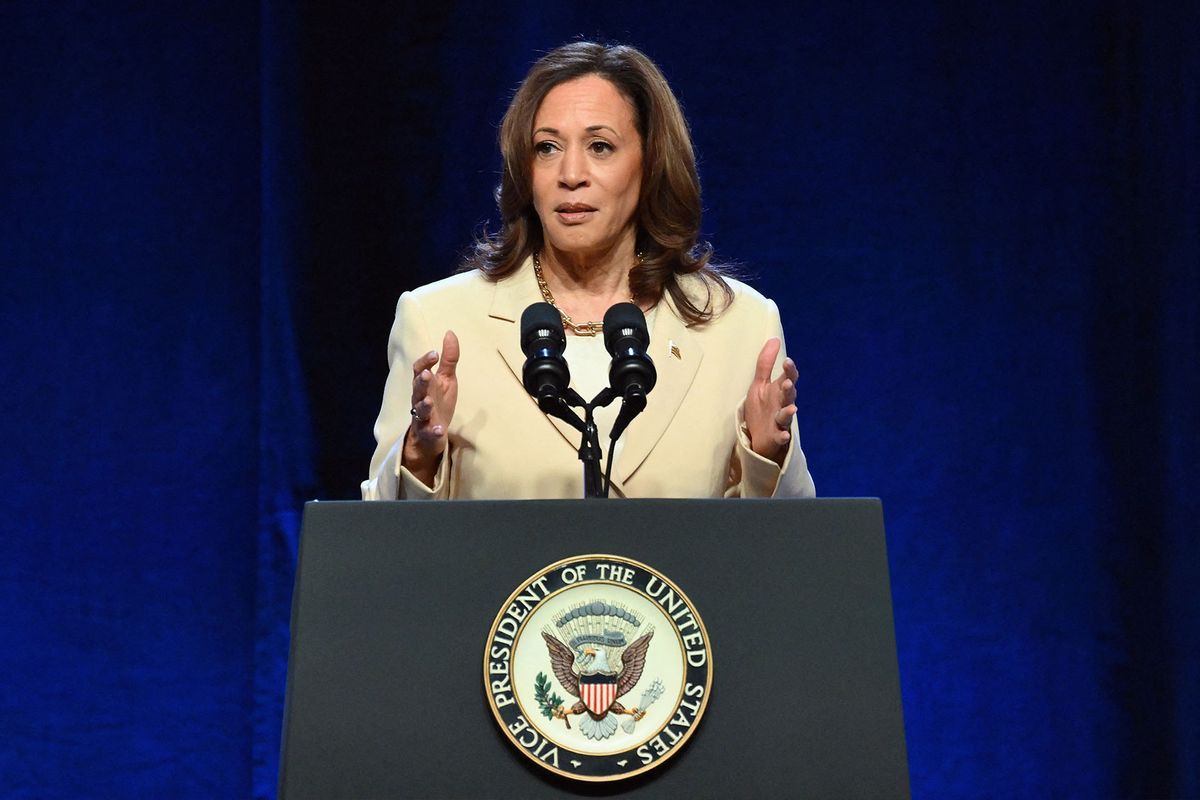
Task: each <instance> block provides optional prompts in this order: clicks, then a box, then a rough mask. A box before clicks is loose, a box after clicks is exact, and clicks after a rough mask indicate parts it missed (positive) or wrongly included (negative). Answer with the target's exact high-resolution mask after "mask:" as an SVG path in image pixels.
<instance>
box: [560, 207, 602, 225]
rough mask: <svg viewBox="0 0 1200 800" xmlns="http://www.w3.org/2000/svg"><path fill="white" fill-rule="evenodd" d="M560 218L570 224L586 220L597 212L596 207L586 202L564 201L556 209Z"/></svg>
mask: <svg viewBox="0 0 1200 800" xmlns="http://www.w3.org/2000/svg"><path fill="white" fill-rule="evenodd" d="M554 213H555V214H557V215H558V218H559V219H560V220H562V221H563V222H565V223H568V224H576V223H580V222H585V221H587V220H588V219H590V218H591V216H592V214H595V213H596V209H595V208H593V207H592V206H589V205H586V204H584V203H563V204H562V205H560V206H558V207H557V208H555V209H554Z"/></svg>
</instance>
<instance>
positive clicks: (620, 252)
mask: <svg viewBox="0 0 1200 800" xmlns="http://www.w3.org/2000/svg"><path fill="white" fill-rule="evenodd" d="M626 251H628V252H626ZM539 261H540V263H541V269H542V277H543V278H544V279H545V281H546V284H547V285H548V286H549V287H550V292H551V294H552V295H553V296H554V304H555V305H557V306H558V307H559V308H560V309H562V310H563V311H565V312H566V313H567V314H569V315H570V316H571V318H572V319H574V320H576V321H577V322H591V321H596V320H601V319H603V318H604V312H605V311H607V310H608V309H609V307H611V306H612V305H614V304H616V303H627V302H629V300H630V296H631V292H630V291H629V271H630V270H631V269H632V268H633V267H634V266H635V265H636V264H637V256H636V255H635V253H634V249H633V246H632V243H630V245H629V246H628V247H621V248H613V250H612V251H610V252H608V253H602V254H598V255H595V256H591V255H586V254H574V253H563V252H561V251H556V250H554V248H552V247H550V246H547V247H546V248H545V249H544V250H543V251H542V252H541V253H540V254H539Z"/></svg>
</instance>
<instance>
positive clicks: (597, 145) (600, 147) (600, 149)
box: [589, 140, 613, 155]
mask: <svg viewBox="0 0 1200 800" xmlns="http://www.w3.org/2000/svg"><path fill="white" fill-rule="evenodd" d="M589 146H590V147H591V149H592V152H593V153H596V154H597V155H607V154H609V153H611V152H612V151H613V146H612V145H611V144H609V143H608V142H605V141H600V140H597V141H594V142H592V143H591V145H589Z"/></svg>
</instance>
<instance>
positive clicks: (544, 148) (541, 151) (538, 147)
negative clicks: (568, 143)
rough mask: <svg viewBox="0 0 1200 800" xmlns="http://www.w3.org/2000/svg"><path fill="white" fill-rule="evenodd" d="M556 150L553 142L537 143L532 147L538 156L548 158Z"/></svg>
mask: <svg viewBox="0 0 1200 800" xmlns="http://www.w3.org/2000/svg"><path fill="white" fill-rule="evenodd" d="M557 149H558V148H557V147H556V146H555V144H554V142H537V143H535V144H534V145H533V152H535V153H537V154H538V155H539V156H548V155H550V154H551V153H553V152H554V151H555V150H557Z"/></svg>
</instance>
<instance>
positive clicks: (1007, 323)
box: [0, 0, 1200, 798]
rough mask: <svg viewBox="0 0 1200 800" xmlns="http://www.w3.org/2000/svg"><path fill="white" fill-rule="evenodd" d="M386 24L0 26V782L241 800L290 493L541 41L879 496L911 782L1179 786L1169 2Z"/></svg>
mask: <svg viewBox="0 0 1200 800" xmlns="http://www.w3.org/2000/svg"><path fill="white" fill-rule="evenodd" d="M416 5H417V4H395V5H384V4H379V5H355V6H354V7H341V6H340V4H337V5H334V4H317V3H312V4H303V3H301V4H298V5H291V4H289V5H287V7H284V6H283V5H282V4H278V5H277V4H274V3H270V2H267V3H264V4H262V5H261V6H253V5H246V4H241V3H232V2H206V3H198V2H181V3H172V4H165V5H164V4H158V5H154V4H151V5H146V4H140V3H119V2H112V3H108V4H104V7H102V8H98V7H96V5H95V4H88V3H82V2H77V1H75V2H71V1H69V0H68V1H66V2H59V3H54V4H46V3H35V2H11V3H5V4H0V76H3V77H2V78H0V87H2V88H0V132H2V135H3V140H2V142H3V147H2V148H0V164H2V165H3V172H2V173H0V177H2V178H3V187H4V188H3V191H2V192H0V198H2V202H3V207H2V208H0V211H2V213H0V247H2V250H0V258H2V263H3V266H4V289H5V291H4V292H3V293H2V294H0V298H2V299H0V336H2V337H3V338H2V341H3V344H4V350H3V353H4V355H3V359H2V361H0V397H2V398H3V406H2V410H3V412H4V413H3V414H2V415H0V432H2V436H3V444H4V448H3V453H4V455H3V459H2V460H0V486H3V487H4V491H3V492H0V498H2V499H0V609H4V611H3V613H2V614H0V676H2V677H0V681H2V682H3V686H4V690H3V692H0V732H2V735H3V738H4V746H3V747H0V794H3V795H4V796H9V797H17V798H25V797H28V798H43V797H70V798H82V797H145V796H170V797H249V796H255V797H271V796H273V795H274V784H275V778H276V771H277V768H278V747H279V731H280V714H281V708H282V696H283V688H284V687H283V683H284V675H285V670H286V656H287V641H288V634H287V622H288V612H289V604H290V592H291V581H292V576H293V570H294V563H295V555H296V543H297V532H298V527H299V513H300V511H301V507H302V503H303V501H304V500H305V499H309V498H312V497H320V498H328V499H346V498H354V497H356V496H357V491H358V489H357V484H358V481H359V480H361V479H362V478H363V477H365V471H366V464H367V461H368V459H369V457H370V452H371V448H372V446H373V441H372V438H371V424H372V422H373V420H374V416H375V414H376V412H377V410H378V402H379V397H380V393H381V390H382V385H383V379H384V376H385V374H386V364H385V359H384V349H385V343H386V337H387V331H388V327H389V325H390V322H391V316H392V311H393V307H394V303H395V299H396V297H397V295H398V294H399V293H400V292H401V291H403V290H404V289H406V288H411V287H413V286H416V285H419V284H421V283H424V282H427V281H429V280H432V279H434V278H437V277H441V276H443V275H445V274H448V273H449V272H450V271H451V270H452V269H453V268H454V266H455V265H456V263H457V260H458V257H459V255H460V254H461V253H462V251H463V250H464V248H465V247H466V246H467V245H468V244H469V242H470V238H471V234H472V232H473V231H475V230H477V229H478V228H479V226H480V225H482V224H483V223H485V222H486V221H488V220H489V219H491V220H494V216H495V215H494V209H493V207H492V201H491V190H492V188H493V186H494V184H495V183H496V181H497V172H498V168H499V160H498V156H497V154H496V147H495V135H496V126H497V123H498V121H499V119H500V116H501V115H502V113H503V110H504V107H505V105H506V101H507V98H508V96H509V94H510V93H511V91H512V89H513V88H514V87H515V86H516V84H517V83H518V82H519V81H520V78H521V76H522V75H523V74H524V72H525V70H526V69H527V68H528V66H529V64H530V63H531V61H532V60H533V59H534V58H535V57H536V56H537V54H538V53H539V52H540V51H542V50H545V49H548V48H550V47H553V46H555V45H557V44H560V43H562V42H564V41H567V40H569V39H571V38H573V37H576V36H580V35H581V36H584V37H591V38H602V39H613V40H619V41H628V42H631V43H634V44H636V45H638V46H640V47H642V48H643V49H644V50H646V51H647V52H648V53H649V54H650V55H651V57H653V58H655V59H656V60H657V61H658V62H659V63H660V64H661V66H662V67H663V69H664V71H665V72H666V74H667V77H668V79H669V80H670V81H671V82H672V85H673V86H674V88H675V89H676V91H677V93H678V94H679V96H680V98H681V100H682V101H683V103H684V106H685V110H686V112H687V114H688V116H689V119H690V120H691V123H692V125H693V133H694V136H695V139H696V143H697V146H698V150H699V154H700V159H701V164H700V168H701V177H702V179H703V181H704V189H705V209H706V215H705V235H706V237H708V238H710V239H711V240H712V242H713V244H714V245H715V246H716V249H717V253H718V255H719V256H720V257H722V258H724V259H726V260H728V261H736V262H739V263H741V264H742V265H744V267H745V268H746V269H748V271H750V272H751V274H752V275H753V282H754V283H755V284H756V285H757V286H758V287H759V288H760V289H762V290H763V291H764V292H765V293H767V294H768V295H770V296H772V297H774V298H775V299H776V300H777V301H778V302H779V305H780V307H781V309H782V310H783V312H784V317H785V327H786V331H787V335H788V344H789V350H790V352H791V353H792V354H793V355H794V356H795V358H796V360H797V362H798V364H799V367H800V371H801V381H800V394H801V401H800V424H801V431H802V436H803V441H804V446H805V450H806V452H807V453H808V456H809V459H810V463H811V465H812V470H813V473H814V477H815V478H816V481H817V487H818V490H819V492H820V493H821V494H822V495H825V496H845V495H878V496H881V497H882V498H883V500H884V508H885V514H886V521H887V525H888V540H889V553H890V558H891V568H892V583H893V594H894V599H895V615H896V631H897V638H898V644H899V656H900V668H901V679H902V686H903V692H904V704H905V717H906V730H907V737H908V746H909V757H910V768H911V773H912V786H913V790H914V793H915V794H916V795H917V796H921V797H964V798H967V797H971V798H974V797H983V796H996V797H1009V796H1042V797H1080V798H1094V797H1200V725H1197V723H1196V720H1197V719H1200V622H1198V621H1197V616H1198V615H1197V611H1198V610H1200V609H1198V608H1197V605H1198V604H1197V602H1196V600H1195V599H1194V598H1195V591H1194V588H1193V587H1195V586H1197V585H1198V584H1200V545H1198V544H1197V539H1196V537H1195V536H1194V528H1195V524H1194V520H1195V519H1196V518H1197V513H1198V511H1200V508H1198V507H1197V506H1198V504H1197V499H1196V497H1197V493H1196V491H1195V489H1194V487H1195V486H1196V485H1197V481H1198V480H1200V475H1198V470H1197V459H1196V455H1195V452H1196V445H1197V443H1198V442H1200V391H1198V389H1200V387H1198V385H1197V384H1198V378H1197V374H1198V373H1197V369H1196V364H1197V363H1200V352H1198V350H1200V347H1198V330H1200V323H1198V316H1200V303H1198V302H1197V299H1198V298H1200V241H1198V240H1200V226H1198V225H1197V220H1198V219H1200V200H1198V197H1197V191H1198V190H1197V187H1200V175H1198V174H1197V173H1198V171H1200V170H1198V166H1197V165H1198V159H1197V155H1196V152H1197V148H1196V143H1197V142H1200V130H1198V128H1200V125H1198V123H1200V103H1198V102H1197V101H1198V90H1197V87H1198V86H1200V56H1198V55H1197V53H1198V51H1197V49H1196V48H1195V46H1194V41H1193V40H1194V32H1195V31H1196V30H1200V12H1198V10H1197V8H1196V4H1194V3H1191V4H1173V5H1171V6H1170V7H1166V6H1165V5H1164V7H1158V8H1153V9H1152V8H1143V7H1142V4H1136V3H1130V2H1112V3H1096V4H1091V5H1088V6H1086V7H1080V6H1075V5H1071V6H1070V7H1068V6H1067V5H1065V4H1064V5H1062V6H1061V7H1057V8H1055V7H1053V5H1052V6H1051V7H1047V6H1046V4H1044V3H1036V4H1035V3H1017V4H1015V5H1014V4H1008V5H1004V6H997V5H987V4H978V5H975V4H962V3H937V2H918V3H912V4H903V5H894V4H886V3H878V2H875V3H851V4H848V5H847V4H840V5H836V6H829V5H828V4H810V5H809V7H806V8H800V9H799V10H796V11H791V12H782V11H777V10H771V9H767V8H750V7H744V6H746V4H741V5H742V6H743V7H739V8H737V9H728V8H726V7H725V4H719V3H700V4H692V5H691V6H689V7H687V10H686V12H684V11H681V10H680V8H679V7H678V6H677V5H672V4H667V3H660V2H649V3H644V2H643V3H637V4H633V3H629V4H626V3H616V4H609V5H607V6H604V7H601V8H597V7H593V6H584V5H574V4H558V5H554V6H548V7H547V6H540V7H538V8H537V10H536V13H534V12H533V11H531V10H530V9H528V8H518V7H516V6H511V7H510V6H505V5H502V4H482V3H479V4H473V3H462V4H453V3H447V4H442V5H436V6H435V5H433V4H425V5H424V6H422V7H410V6H416ZM492 224H493V226H494V224H495V223H494V221H493V223H492ZM718 679H719V678H718ZM788 768H792V769H803V764H795V765H788Z"/></svg>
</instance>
